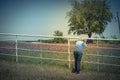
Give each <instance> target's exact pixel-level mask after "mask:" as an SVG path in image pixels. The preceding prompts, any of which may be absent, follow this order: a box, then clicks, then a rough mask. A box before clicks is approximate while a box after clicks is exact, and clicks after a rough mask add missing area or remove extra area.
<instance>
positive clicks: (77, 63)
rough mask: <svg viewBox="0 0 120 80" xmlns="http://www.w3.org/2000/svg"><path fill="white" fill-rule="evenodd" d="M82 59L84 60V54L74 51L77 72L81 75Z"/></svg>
mask: <svg viewBox="0 0 120 80" xmlns="http://www.w3.org/2000/svg"><path fill="white" fill-rule="evenodd" d="M81 58H82V53H80V52H78V51H74V59H75V64H74V67H75V72H77V73H79V72H80V64H81Z"/></svg>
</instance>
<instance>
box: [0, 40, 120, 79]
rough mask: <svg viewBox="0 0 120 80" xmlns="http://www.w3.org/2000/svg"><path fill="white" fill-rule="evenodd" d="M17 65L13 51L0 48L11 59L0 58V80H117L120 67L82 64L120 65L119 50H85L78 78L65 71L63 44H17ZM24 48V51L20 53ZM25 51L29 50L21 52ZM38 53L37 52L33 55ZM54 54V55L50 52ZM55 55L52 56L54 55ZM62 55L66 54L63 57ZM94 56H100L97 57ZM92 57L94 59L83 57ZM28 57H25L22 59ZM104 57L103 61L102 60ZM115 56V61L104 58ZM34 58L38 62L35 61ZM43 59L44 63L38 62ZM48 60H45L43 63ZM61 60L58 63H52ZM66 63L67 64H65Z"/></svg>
mask: <svg viewBox="0 0 120 80" xmlns="http://www.w3.org/2000/svg"><path fill="white" fill-rule="evenodd" d="M0 46H1V47H6V46H7V47H9V48H11V47H14V46H15V45H14V43H13V44H11V43H9V44H8V43H6V42H5V44H3V43H2V45H0ZM18 48H19V49H18V55H19V56H18V62H15V61H16V57H15V55H16V54H15V53H16V51H15V49H5V48H0V53H4V54H10V55H14V56H8V55H7V56H6V55H0V80H80V79H81V80H119V79H120V75H119V74H120V66H111V65H102V64H99V72H98V71H97V70H98V64H91V63H84V61H89V62H97V61H98V59H99V63H109V64H117V65H119V64H120V54H119V53H120V49H116V50H114V49H97V48H93V47H92V48H87V51H85V52H84V55H83V58H82V65H81V73H80V74H79V75H77V74H73V73H71V69H72V68H73V62H72V61H71V68H70V69H69V68H68V61H67V60H68V53H67V48H68V46H67V45H66V44H65V45H64V44H41V43H39V45H38V44H32V43H18ZM21 48H23V50H22V49H21ZM70 48H71V54H70V59H71V60H73V49H74V46H71V47H70ZM24 49H28V50H24ZM36 50H37V51H36ZM52 51H53V52H52ZM54 51H55V52H54ZM62 52H65V53H62ZM97 52H99V55H101V56H97ZM86 54H92V55H96V56H91V55H86ZM22 56H27V57H22ZM103 56H106V57H103ZM107 56H115V57H107ZM35 57H37V58H35ZM116 57H118V58H116ZM41 58H43V59H41ZM46 58H48V59H46ZM49 58H54V59H62V60H63V61H59V60H51V59H49ZM64 60H66V61H64Z"/></svg>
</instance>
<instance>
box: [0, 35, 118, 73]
mask: <svg viewBox="0 0 120 80" xmlns="http://www.w3.org/2000/svg"><path fill="white" fill-rule="evenodd" d="M0 37H1V39H0V40H1V41H0V55H1V59H6V57H5V56H9V57H14V58H13V60H15V61H16V62H20V61H21V62H22V61H28V62H30V63H31V62H32V61H30V60H29V59H28V58H33V62H35V63H36V62H38V63H40V64H42V63H45V62H46V63H47V64H49V63H50V61H57V62H63V63H60V64H64V65H67V66H68V68H72V67H73V66H72V65H73V61H74V58H73V50H74V46H75V41H76V40H77V39H78V37H67V36H65V37H60V36H46V35H28V34H9V33H0ZM55 38H56V39H59V38H61V39H66V40H67V42H66V43H49V42H43V41H45V40H53V39H55ZM38 39H39V42H38ZM85 40H92V43H88V44H87V45H88V48H87V49H85V50H84V55H83V59H82V64H84V67H85V68H88V67H92V68H93V67H94V68H95V69H96V70H97V71H102V70H106V68H105V66H106V67H107V68H108V66H109V67H110V69H111V68H113V70H115V71H118V70H120V40H119V39H100V38H85ZM3 56H4V58H3ZM7 59H8V57H7ZM35 59H38V60H35ZM108 70H109V69H108ZM118 72H120V71H118Z"/></svg>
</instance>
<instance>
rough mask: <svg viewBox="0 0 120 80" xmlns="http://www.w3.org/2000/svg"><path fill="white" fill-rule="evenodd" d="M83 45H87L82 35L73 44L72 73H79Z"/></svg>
mask: <svg viewBox="0 0 120 80" xmlns="http://www.w3.org/2000/svg"><path fill="white" fill-rule="evenodd" d="M84 47H87V45H86V43H85V42H84V41H83V37H80V38H79V40H78V41H77V42H76V44H75V48H74V61H75V63H74V70H73V71H72V72H73V73H77V74H79V73H80V64H81V58H82V55H83V49H84Z"/></svg>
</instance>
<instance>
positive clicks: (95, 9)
mask: <svg viewBox="0 0 120 80" xmlns="http://www.w3.org/2000/svg"><path fill="white" fill-rule="evenodd" d="M71 5H72V9H71V11H69V12H68V14H67V16H68V17H69V20H68V23H69V31H68V33H69V34H70V33H73V34H77V35H80V34H88V37H89V38H90V37H91V36H92V33H96V34H102V33H103V32H104V30H105V28H106V26H107V24H108V23H109V22H111V20H112V17H113V15H112V12H111V11H110V8H111V7H110V5H109V3H108V2H107V0H83V1H81V2H79V1H77V0H72V1H71Z"/></svg>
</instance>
